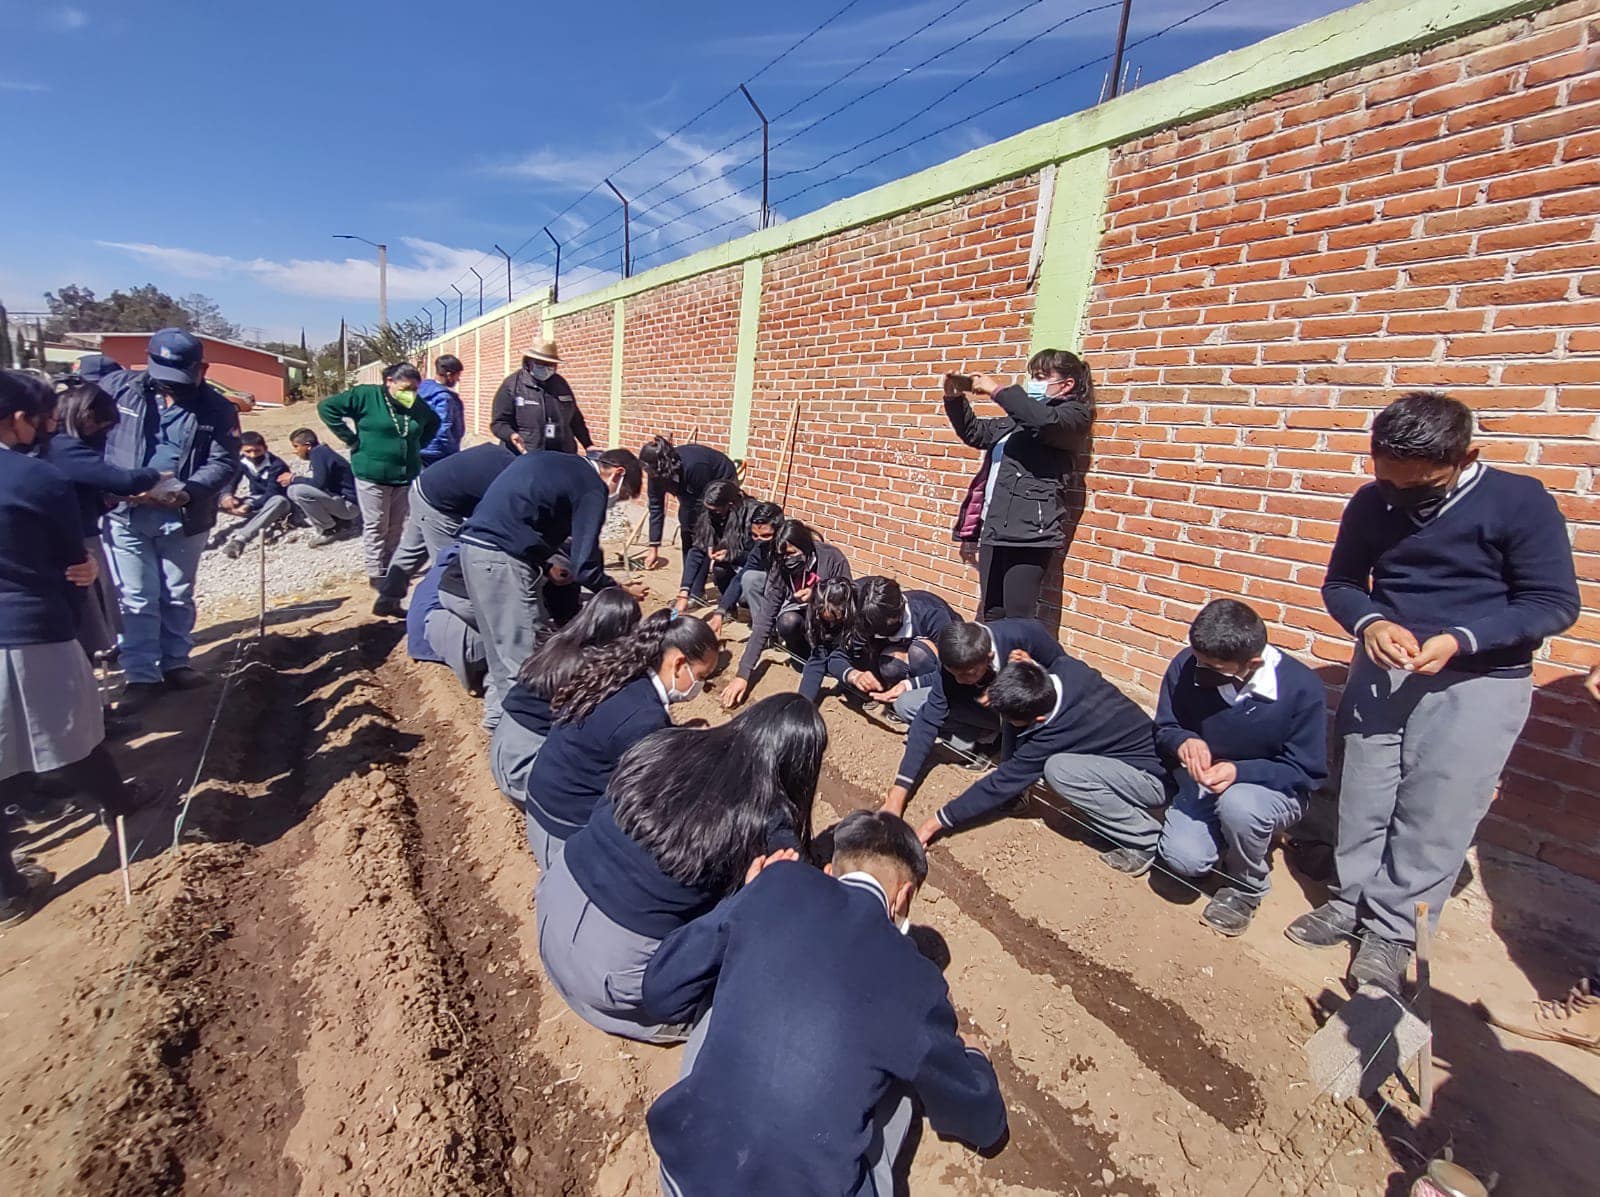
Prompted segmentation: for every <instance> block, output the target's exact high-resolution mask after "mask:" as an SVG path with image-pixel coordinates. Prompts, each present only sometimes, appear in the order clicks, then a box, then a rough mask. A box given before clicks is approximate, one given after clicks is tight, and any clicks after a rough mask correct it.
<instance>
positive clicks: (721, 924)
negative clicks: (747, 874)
mask: <svg viewBox="0 0 1600 1197" xmlns="http://www.w3.org/2000/svg"><path fill="white" fill-rule="evenodd" d="M713 999H714V1001H715V1006H714V1009H713V1012H712V1014H711V1016H710V1017H711V1022H710V1025H709V1026H708V1027H707V1028H706V1034H705V1040H704V1043H703V1045H702V1046H701V1049H700V1054H699V1056H698V1057H697V1058H696V1059H695V1064H694V1068H693V1069H692V1070H691V1071H690V1072H689V1074H688V1076H686V1077H684V1078H683V1079H682V1080H680V1081H679V1082H678V1083H677V1084H676V1085H674V1086H673V1087H672V1088H670V1089H668V1090H667V1091H666V1092H665V1093H664V1094H662V1095H661V1097H660V1098H659V1099H657V1101H656V1103H655V1104H654V1105H653V1106H652V1107H651V1108H650V1112H649V1115H648V1116H647V1118H646V1123H647V1125H648V1127H649V1130H650V1142H651V1144H652V1145H653V1146H654V1147H655V1150H656V1154H657V1155H658V1156H659V1157H660V1158H661V1162H662V1165H663V1166H664V1168H665V1169H666V1171H667V1172H668V1173H669V1174H670V1175H671V1176H672V1178H673V1180H674V1181H675V1182H676V1183H677V1184H678V1185H679V1187H680V1188H681V1189H682V1190H683V1192H684V1193H685V1194H687V1195H689V1197H709V1195H711V1194H718V1195H721V1194H735V1193H739V1194H755V1193H759V1194H761V1195H762V1197H790V1195H793V1197H799V1195H801V1194H805V1195H808V1197H809V1195H812V1194H820V1193H829V1194H833V1193H839V1194H843V1193H853V1192H855V1191H856V1190H857V1188H858V1187H859V1185H860V1184H861V1182H862V1179H863V1177H864V1175H865V1171H866V1167H867V1160H866V1156H867V1152H868V1149H869V1144H870V1141H871V1138H872V1114H873V1108H874V1107H875V1106H876V1105H877V1103H878V1102H879V1101H880V1100H881V1099H882V1097H883V1096H884V1094H885V1092H886V1091H887V1090H888V1089H889V1086H890V1085H891V1084H893V1083H895V1082H899V1083H901V1084H905V1085H909V1086H910V1087H911V1088H912V1089H914V1090H915V1091H916V1094H917V1097H918V1099H919V1100H920V1102H921V1104H922V1106H923V1109H924V1112H925V1113H926V1115H927V1118H928V1122H929V1124H930V1125H931V1126H932V1127H933V1129H934V1130H935V1131H936V1132H938V1133H939V1134H941V1135H947V1136H950V1137H953V1138H957V1139H961V1140H964V1141H965V1142H968V1143H971V1144H974V1145H976V1146H978V1147H987V1146H989V1145H990V1144H992V1143H995V1142H997V1141H998V1140H999V1139H1000V1137H1001V1135H1003V1134H1004V1133H1005V1127H1006V1111H1005V1101H1004V1099H1003V1098H1002V1097H1001V1095H1000V1086H999V1082H998V1080H997V1079H996V1077H995V1073H994V1068H993V1066H991V1065H990V1063H989V1061H988V1060H987V1059H986V1058H985V1057H984V1056H983V1054H982V1053H981V1052H978V1051H976V1050H974V1049H971V1048H968V1047H967V1046H966V1045H965V1044H964V1043H962V1041H961V1036H960V1034H959V1032H958V1030H957V1025H958V1024H957V1019H956V1012H955V1009H954V1008H953V1007H952V1006H951V1004H950V990H949V987H948V986H947V985H946V984H945V979H944V976H943V975H942V974H941V973H940V972H939V969H938V968H937V967H936V966H934V965H933V964H932V963H931V962H930V961H928V960H927V959H925V958H924V957H923V956H922V954H921V953H920V952H918V950H917V948H916V945H915V944H914V943H913V942H912V941H911V940H910V939H909V938H908V937H906V936H904V935H901V934H899V932H897V931H896V930H895V927H894V924H893V923H891V922H890V921H889V918H888V905H887V902H886V901H885V899H884V897H883V893H882V891H881V890H880V889H878V887H877V886H876V885H875V884H872V883H871V882H870V881H867V880H865V879H858V878H855V877H852V878H850V879H849V880H847V881H836V880H834V879H833V878H831V877H829V876H827V875H826V874H824V873H822V872H820V871H818V870H817V869H814V868H812V867H811V866H809V865H806V864H801V863H799V862H794V861H790V862H781V863H779V864H775V865H772V866H770V867H768V868H767V869H764V870H763V871H762V872H761V874H760V876H758V877H757V878H756V879H755V881H754V882H752V883H751V884H750V885H748V886H746V887H745V888H744V889H743V890H741V891H740V892H739V893H737V894H735V895H734V896H733V897H732V898H730V899H728V900H727V901H726V902H723V903H721V904H720V905H718V906H717V907H716V909H714V910H713V911H712V912H711V913H710V914H708V915H706V916H704V917H703V918H700V919H697V920H696V921H694V922H692V923H690V924H689V925H688V926H686V927H683V928H681V929H680V930H678V931H675V932H674V933H673V934H671V935H670V936H668V937H667V939H666V940H665V942H663V943H662V945H661V947H660V949H659V950H658V951H657V952H656V954H655V956H654V958H653V959H652V960H651V962H650V965H649V967H648V969H647V970H646V972H645V977H644V1002H645V1008H646V1010H647V1011H648V1012H649V1014H650V1016H651V1017H652V1018H656V1019H660V1020H662V1021H663V1022H673V1023H676V1022H684V1021H687V1020H690V1019H692V1018H694V1017H695V1015H696V1013H697V1012H698V1011H699V1010H700V1009H701V1007H702V1006H703V1005H704V1004H705V1003H706V1002H707V1001H708V1000H713Z"/></svg>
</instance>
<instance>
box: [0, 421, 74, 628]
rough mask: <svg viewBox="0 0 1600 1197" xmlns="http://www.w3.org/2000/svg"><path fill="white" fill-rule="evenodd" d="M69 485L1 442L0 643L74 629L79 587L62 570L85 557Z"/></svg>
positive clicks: (47, 466)
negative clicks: (5, 446) (68, 579)
mask: <svg viewBox="0 0 1600 1197" xmlns="http://www.w3.org/2000/svg"><path fill="white" fill-rule="evenodd" d="M83 539H84V537H83V526H82V524H81V522H80V519H79V515H78V497H77V495H76V494H75V493H73V489H72V483H70V482H68V481H67V477H66V475H65V474H63V473H62V472H61V471H60V470H58V469H56V467H55V466H53V465H51V464H50V463H49V462H46V461H41V460H39V459H38V458H37V457H30V456H29V455H28V454H26V453H24V452H22V451H21V450H18V449H7V448H4V447H3V446H0V648H23V647H25V646H27V645H30V644H59V643H60V642H62V641H64V640H71V639H72V638H73V637H74V636H76V635H77V634H78V615H79V612H81V611H82V609H83V597H82V588H81V587H78V586H76V585H74V584H73V583H71V582H69V581H67V577H66V573H65V572H64V571H65V570H66V568H67V567H68V566H69V565H76V564H78V563H79V562H80V561H82V560H83V558H84V551H83Z"/></svg>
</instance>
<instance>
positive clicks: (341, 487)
mask: <svg viewBox="0 0 1600 1197" xmlns="http://www.w3.org/2000/svg"><path fill="white" fill-rule="evenodd" d="M306 460H307V461H308V462H309V463H310V464H311V485H312V486H314V487H316V488H317V489H318V490H320V491H321V492H322V493H323V494H325V495H331V496H333V497H334V498H336V499H344V500H346V501H347V502H351V503H354V502H355V501H356V474H355V471H354V470H352V469H351V468H350V463H349V462H348V461H346V460H345V459H344V458H343V457H340V456H339V454H337V453H335V452H334V451H333V450H332V449H330V448H328V446H327V445H313V446H311V456H310V457H308V458H306Z"/></svg>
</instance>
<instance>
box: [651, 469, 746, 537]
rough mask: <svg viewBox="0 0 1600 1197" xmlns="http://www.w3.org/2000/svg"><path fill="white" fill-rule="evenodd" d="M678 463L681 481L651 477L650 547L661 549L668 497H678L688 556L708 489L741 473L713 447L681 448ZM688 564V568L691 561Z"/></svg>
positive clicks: (681, 525) (679, 520)
mask: <svg viewBox="0 0 1600 1197" xmlns="http://www.w3.org/2000/svg"><path fill="white" fill-rule="evenodd" d="M678 459H679V460H680V461H681V462H682V463H683V472H682V473H681V474H680V475H679V476H678V480H677V481H676V482H670V483H669V482H668V481H667V480H666V479H664V478H658V477H656V476H655V475H654V474H651V475H650V481H649V484H648V486H647V487H646V490H645V493H646V496H647V498H648V501H649V508H650V543H651V544H653V545H656V546H657V547H659V546H660V544H661V534H662V533H663V532H664V531H666V524H667V496H668V495H669V494H670V495H674V496H676V498H677V500H678V526H679V527H680V528H682V529H683V548H684V552H685V553H686V554H687V552H688V551H689V547H690V545H689V542H690V540H691V539H692V538H693V536H694V525H695V521H696V520H698V519H699V518H700V506H701V503H702V501H703V500H704V499H705V494H706V487H708V486H710V485H711V484H712V483H713V482H716V481H717V480H718V479H721V478H737V477H738V476H739V471H738V468H737V467H735V466H734V464H733V462H731V461H729V460H728V458H727V455H726V454H723V453H718V452H717V451H716V450H715V449H713V448H712V447H711V446H710V445H680V446H678ZM684 564H685V566H687V564H688V562H687V560H686V561H685V562H684Z"/></svg>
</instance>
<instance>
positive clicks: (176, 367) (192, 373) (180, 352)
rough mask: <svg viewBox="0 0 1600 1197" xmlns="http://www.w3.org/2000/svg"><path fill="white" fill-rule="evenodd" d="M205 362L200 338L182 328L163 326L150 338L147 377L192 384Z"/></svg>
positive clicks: (198, 378) (198, 377) (197, 378)
mask: <svg viewBox="0 0 1600 1197" xmlns="http://www.w3.org/2000/svg"><path fill="white" fill-rule="evenodd" d="M204 361H205V349H204V348H203V347H202V346H201V344H200V340H199V338H197V337H195V336H194V335H192V334H191V333H186V332H184V331H183V329H181V328H163V329H162V330H161V331H160V332H158V333H156V334H155V335H154V336H152V337H151V338H150V377H151V378H154V379H155V380H156V381H157V382H179V383H184V384H186V385H188V386H194V385H195V384H196V383H197V382H199V381H200V366H201V364H202V363H203V362H204Z"/></svg>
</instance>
